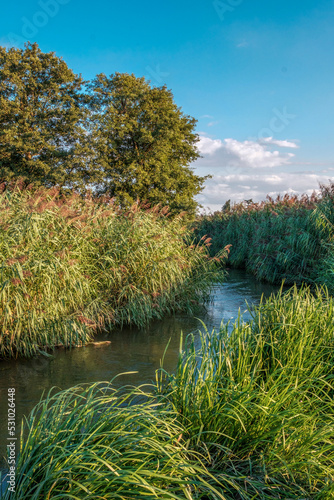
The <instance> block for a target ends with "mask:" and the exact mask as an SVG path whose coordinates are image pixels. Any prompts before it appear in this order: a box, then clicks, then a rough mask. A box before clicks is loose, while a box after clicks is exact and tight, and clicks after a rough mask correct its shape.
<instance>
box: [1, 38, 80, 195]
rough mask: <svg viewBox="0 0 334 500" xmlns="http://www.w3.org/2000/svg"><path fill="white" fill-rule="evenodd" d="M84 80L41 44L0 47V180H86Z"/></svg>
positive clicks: (47, 182) (46, 182)
mask: <svg viewBox="0 0 334 500" xmlns="http://www.w3.org/2000/svg"><path fill="white" fill-rule="evenodd" d="M83 83H84V82H83V80H82V78H81V77H80V76H77V75H75V74H74V73H73V72H72V70H70V69H69V68H68V66H67V65H66V63H65V62H64V61H63V60H62V59H60V58H58V57H57V56H56V55H55V54H54V53H47V54H45V53H43V52H42V51H41V50H40V49H39V47H38V45H37V44H30V43H29V44H27V45H26V47H25V49H23V50H22V49H16V48H11V49H8V50H6V49H5V48H3V47H0V179H1V181H5V180H9V179H12V178H16V177H22V178H23V179H24V180H25V181H26V182H27V183H30V182H34V183H35V184H43V185H46V186H52V185H60V186H63V185H65V184H67V185H69V186H76V185H77V184H80V185H82V184H83V177H84V175H83V172H84V168H85V161H84V156H85V155H84V152H83V151H81V147H82V144H83V141H84V139H85V133H84V128H83V126H82V124H83V120H84V118H85V114H86V111H85V107H84V106H83V104H84V100H85V95H84V94H83V92H82V87H83Z"/></svg>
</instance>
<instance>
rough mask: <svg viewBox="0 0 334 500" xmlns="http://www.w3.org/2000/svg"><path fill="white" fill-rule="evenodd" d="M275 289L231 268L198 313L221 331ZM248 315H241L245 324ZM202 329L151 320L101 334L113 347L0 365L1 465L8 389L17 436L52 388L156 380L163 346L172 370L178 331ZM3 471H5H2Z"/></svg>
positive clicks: (185, 322) (192, 322) (182, 321)
mask: <svg viewBox="0 0 334 500" xmlns="http://www.w3.org/2000/svg"><path fill="white" fill-rule="evenodd" d="M277 290H278V287H277V286H272V285H268V284H263V283H259V282H256V281H255V280H254V277H253V276H252V275H250V274H247V273H246V272H245V271H242V270H230V271H229V276H228V278H227V281H226V282H225V283H224V284H223V285H219V286H218V285H217V286H216V287H215V290H214V295H213V300H212V302H211V303H210V304H209V305H208V307H207V308H206V310H204V309H203V311H202V312H201V313H200V314H198V317H199V319H201V320H202V321H203V322H204V323H205V324H206V325H207V327H208V329H209V330H211V329H212V328H213V327H216V328H219V325H220V323H221V321H222V320H224V321H225V322H227V321H229V320H232V321H233V320H234V319H236V318H237V316H238V310H239V308H240V311H241V313H243V312H244V311H245V309H246V301H247V302H248V304H249V305H253V304H258V303H259V301H260V298H261V295H262V294H264V296H266V297H267V296H269V295H270V294H271V293H272V292H276V291H277ZM247 319H249V314H247V313H245V314H244V320H247ZM199 328H202V325H201V323H200V321H199V320H198V319H196V318H194V317H191V316H189V315H185V314H177V315H175V316H173V317H169V318H165V319H164V320H161V321H155V322H152V323H150V325H149V326H148V327H146V328H143V329H135V328H132V329H131V328H124V329H123V330H121V331H113V332H112V333H110V334H104V335H100V336H99V340H110V341H111V344H109V345H102V346H101V347H97V346H93V345H90V346H86V347H83V348H77V349H72V350H68V351H65V350H61V349H60V350H57V351H56V352H55V353H54V355H53V356H52V357H51V358H45V357H42V356H41V357H38V358H35V359H32V360H19V361H10V362H7V361H3V362H1V363H0V464H1V465H2V466H3V465H4V460H3V458H2V457H3V456H4V455H5V453H6V444H5V443H6V440H7V391H8V388H11V387H14V388H15V390H16V424H17V427H16V436H17V437H19V432H20V429H19V423H20V422H21V419H22V417H23V415H28V413H29V412H30V410H31V409H32V408H33V406H34V405H35V404H36V403H37V402H38V401H39V400H40V398H41V396H42V394H43V393H44V394H46V393H47V392H48V391H49V390H50V389H51V387H54V386H56V387H58V388H59V389H67V388H69V387H72V386H73V385H76V384H79V383H87V382H96V381H109V380H111V379H112V378H113V377H115V375H117V374H119V373H124V372H130V371H135V372H137V373H135V374H129V375H122V376H120V377H118V378H117V379H116V380H115V385H116V386H117V385H118V386H121V385H125V384H130V385H139V384H144V383H149V382H150V381H151V380H153V379H154V376H155V370H157V369H158V368H159V367H160V360H161V359H162V356H163V353H164V351H165V348H166V345H167V344H168V342H169V347H168V350H167V353H166V356H165V360H164V367H165V368H166V369H167V370H169V371H173V370H174V368H175V366H176V361H177V357H178V352H179V342H180V333H181V331H182V332H183V334H184V335H187V334H189V333H191V332H196V331H198V329H199ZM1 468H3V467H1Z"/></svg>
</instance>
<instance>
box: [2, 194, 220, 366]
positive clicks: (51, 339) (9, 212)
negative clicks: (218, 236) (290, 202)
mask: <svg viewBox="0 0 334 500" xmlns="http://www.w3.org/2000/svg"><path fill="white" fill-rule="evenodd" d="M0 221H1V222H0V262H1V276H0V357H13V356H14V357H15V356H18V355H21V356H31V355H33V354H35V353H37V352H39V351H40V350H43V349H45V348H52V347H53V346H54V345H63V346H71V345H78V344H79V345H81V344H84V343H86V342H87V341H88V340H90V339H91V336H92V332H94V331H95V330H96V329H97V328H111V327H113V326H114V325H119V326H122V325H124V324H129V325H136V326H143V325H145V324H146V323H147V322H148V321H149V320H151V319H153V318H156V319H159V318H162V317H163V316H164V315H166V314H171V313H173V312H175V311H180V310H186V311H188V312H190V313H191V312H193V311H194V310H195V309H196V307H198V306H197V305H198V303H203V302H205V301H206V300H207V299H208V298H209V294H210V290H211V287H212V285H213V284H214V282H215V281H216V280H217V279H218V280H221V279H223V277H224V273H223V272H222V271H221V269H219V267H218V266H217V264H218V263H219V262H220V260H221V259H224V258H225V256H226V251H224V252H222V253H221V254H220V256H218V257H215V258H210V257H209V255H208V246H207V245H208V244H209V242H208V241H202V242H201V243H200V244H198V245H191V243H192V240H191V238H192V233H191V232H190V231H189V229H187V228H186V226H184V221H183V220H182V217H180V216H178V217H176V218H174V219H171V220H170V219H169V218H168V216H167V210H166V209H162V210H160V209H159V207H155V208H153V209H151V210H147V209H146V210H145V209H141V208H140V207H139V206H138V205H134V206H133V207H132V208H131V209H130V210H128V211H127V212H124V211H121V210H119V209H117V208H116V207H115V206H114V204H113V202H112V201H111V200H108V199H104V200H102V199H101V200H99V202H97V201H94V200H93V199H91V198H90V197H86V198H85V199H83V198H82V197H80V196H78V195H73V196H71V197H65V196H60V195H59V193H58V191H57V189H53V190H45V189H43V188H41V189H39V190H38V191H37V192H34V191H33V192H30V191H29V190H27V191H22V192H21V191H20V190H19V189H18V188H16V189H12V190H6V191H5V192H4V193H2V194H1V195H0ZM217 261H218V262H217Z"/></svg>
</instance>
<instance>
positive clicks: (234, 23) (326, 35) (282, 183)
mask: <svg viewBox="0 0 334 500" xmlns="http://www.w3.org/2000/svg"><path fill="white" fill-rule="evenodd" d="M1 14H2V15H1V18H0V44H1V45H7V46H10V45H16V46H20V47H22V46H23V45H22V44H23V42H24V40H26V39H29V40H30V41H32V42H34V41H36V42H37V43H38V44H39V46H40V48H41V49H42V50H43V51H45V52H49V51H54V52H56V54H57V55H58V56H61V57H63V58H64V60H65V61H66V62H67V64H68V65H69V66H70V67H71V68H72V69H73V70H74V71H75V72H76V73H81V74H82V76H83V77H84V78H86V79H90V78H92V77H94V76H95V75H96V74H97V73H101V72H103V73H106V74H108V75H109V74H111V73H114V72H115V71H119V72H128V73H135V74H136V75H137V76H146V77H147V78H148V79H150V80H151V82H152V84H154V85H162V84H164V83H166V84H167V86H168V88H170V89H171V90H172V92H173V94H174V98H175V102H176V103H177V105H179V106H180V107H182V110H183V111H184V113H186V114H189V115H191V116H193V117H195V118H196V119H197V120H198V124H197V132H198V133H199V135H200V137H201V141H200V143H199V148H200V151H201V152H202V155H203V158H201V159H200V160H198V161H197V162H196V163H195V164H193V167H194V169H195V172H196V173H198V174H201V175H203V174H212V175H213V178H212V179H211V180H209V181H207V183H206V188H205V190H204V192H203V194H201V195H199V198H198V199H199V201H200V202H201V203H202V204H203V205H204V206H205V207H210V209H212V210H214V209H217V208H220V207H221V206H222V205H223V204H224V202H225V201H226V200H227V199H229V198H231V199H232V200H233V201H241V200H243V199H249V198H253V199H254V200H261V199H264V198H265V196H266V194H268V193H269V194H271V195H275V194H276V193H285V192H291V193H292V192H297V193H302V192H307V193H309V194H310V193H311V192H312V191H313V189H317V188H318V183H319V182H327V181H328V179H331V178H333V177H334V155H333V148H332V142H333V140H332V138H333V136H334V119H333V111H334V65H333V49H334V30H333V26H334V1H333V0H318V1H310V0H304V1H303V2H302V1H295V2H292V1H289V2H288V1H286V0H280V1H278V0H272V1H271V2H269V1H268V0H267V1H262V0H256V1H255V0H204V1H203V0H201V1H197V0H192V1H182V0H179V1H175V0H170V1H169V2H152V1H150V2H149V1H147V0H144V1H141V2H136V1H133V0H128V1H127V2H125V3H121V2H116V1H114V2H111V1H103V0H95V1H94V2H92V1H91V0H90V1H87V0H40V1H38V0H37V1H30V0H29V1H23V0H16V1H15V2H12V4H10V3H9V2H7V3H4V4H3V5H2V12H1Z"/></svg>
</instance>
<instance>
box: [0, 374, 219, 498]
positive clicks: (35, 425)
mask: <svg viewBox="0 0 334 500" xmlns="http://www.w3.org/2000/svg"><path fill="white" fill-rule="evenodd" d="M182 432H183V429H182V427H180V425H179V424H178V422H177V416H176V415H175V414H173V413H172V412H171V411H170V409H169V408H167V407H166V406H164V405H161V404H159V402H158V401H157V399H156V398H155V397H154V396H153V395H152V394H150V393H149V392H147V391H146V392H144V391H142V390H141V389H140V388H137V389H132V390H128V391H125V389H124V388H123V389H120V390H118V391H117V390H115V389H113V387H112V384H111V383H107V382H106V383H99V384H94V385H92V386H77V387H73V388H71V389H68V390H66V391H63V392H60V393H58V394H55V395H53V396H52V395H51V393H49V395H48V397H47V398H46V399H45V400H44V401H41V402H40V403H39V404H38V405H37V406H36V407H35V409H34V410H33V411H32V412H31V414H30V416H29V418H28V419H27V420H26V422H25V423H24V424H23V432H22V435H21V443H20V455H19V458H18V463H17V475H16V486H15V493H13V492H10V491H7V492H6V493H5V494H4V496H3V500H9V499H11V500H45V499H48V498H53V499H55V498H59V499H94V500H96V499H122V500H132V499H148V498H158V499H180V500H181V499H189V500H191V499H195V498H196V499H200V498H206V499H208V498H223V497H222V496H221V495H219V494H218V496H212V493H213V492H214V491H215V488H214V486H211V485H210V484H209V483H208V482H207V480H206V478H208V477H210V474H209V472H208V471H207V470H206V468H205V466H204V465H202V463H201V457H200V456H199V455H198V456H197V457H196V459H190V458H189V457H188V453H187V448H186V446H185V444H184V443H183V442H181V439H180V436H182ZM211 481H212V482H213V483H214V482H215V481H214V479H213V478H211Z"/></svg>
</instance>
